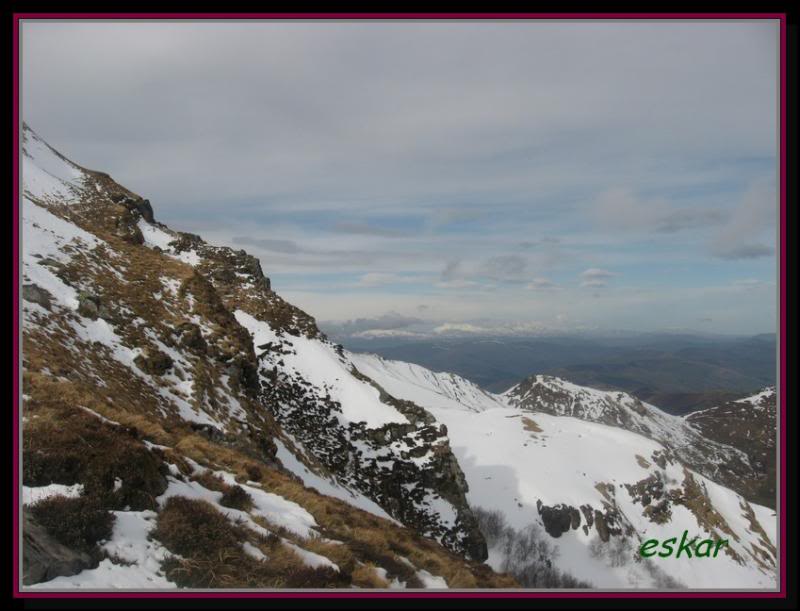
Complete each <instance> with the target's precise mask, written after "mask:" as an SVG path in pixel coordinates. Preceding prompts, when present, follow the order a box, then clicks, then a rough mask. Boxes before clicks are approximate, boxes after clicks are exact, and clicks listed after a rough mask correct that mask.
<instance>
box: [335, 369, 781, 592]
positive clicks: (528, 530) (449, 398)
mask: <svg viewBox="0 0 800 611" xmlns="http://www.w3.org/2000/svg"><path fill="white" fill-rule="evenodd" d="M351 358H352V359H353V361H354V362H355V363H356V365H357V366H359V367H363V368H364V369H365V370H367V371H369V375H370V376H371V377H372V378H373V379H374V380H375V381H376V382H377V383H378V384H380V385H381V386H382V387H383V388H386V389H387V390H388V391H389V392H391V393H393V394H394V395H395V396H397V397H402V398H407V399H412V398H413V400H414V401H419V402H420V404H421V405H423V406H425V407H426V408H427V409H428V411H430V412H431V413H432V414H433V415H434V416H435V417H436V418H437V420H439V421H441V422H443V423H444V424H445V425H446V426H447V432H448V436H449V438H450V442H451V446H452V448H453V451H454V452H455V454H456V456H457V457H458V461H459V463H460V464H461V467H462V469H463V470H464V473H465V475H466V479H467V483H468V484H469V491H468V493H467V498H468V500H469V503H470V505H471V506H473V507H474V508H475V509H476V511H477V513H478V515H479V519H480V521H481V524H482V528H483V529H484V533H485V534H486V535H487V540H488V542H489V545H490V549H489V563H490V564H491V565H492V566H493V567H495V568H496V569H497V570H503V571H509V572H512V573H514V574H515V576H517V577H518V579H520V580H521V581H523V583H525V579H526V577H529V576H530V573H531V571H532V569H531V568H530V566H528V565H527V564H526V561H525V560H523V559H521V558H525V557H533V556H534V555H535V552H534V550H535V549H542V548H543V549H546V550H547V553H548V557H549V558H550V559H551V561H552V562H553V563H554V564H555V565H556V566H557V567H558V568H559V569H560V570H562V571H563V572H564V573H568V574H571V575H573V576H575V577H576V578H578V579H580V580H582V581H583V582H587V583H589V584H591V585H592V586H594V587H608V588H629V587H658V588H665V587H667V588H668V587H692V588H695V587H697V588H706V587H726V586H727V587H730V584H732V583H736V584H738V586H737V587H772V586H774V584H775V563H776V560H777V556H776V548H775V544H776V529H777V519H776V517H775V513H774V512H773V511H772V510H771V509H769V508H768V507H763V506H760V505H757V504H755V503H751V502H749V501H748V500H747V499H746V498H745V497H743V496H742V495H740V494H737V493H736V492H734V491H732V490H730V489H728V488H726V487H724V486H722V485H720V484H719V483H717V482H715V481H713V478H712V477H707V476H705V475H704V474H702V473H700V472H699V470H698V469H697V468H696V467H695V466H692V465H690V464H689V462H690V460H692V461H696V460H698V459H699V457H698V456H697V455H696V454H695V453H694V452H693V451H692V449H691V447H687V445H686V444H689V445H691V443H700V444H703V447H705V448H706V449H708V450H712V453H711V456H712V457H713V461H709V462H707V463H705V462H700V463H699V466H703V467H706V468H708V469H709V470H711V471H714V473H715V475H720V474H721V473H723V472H724V468H725V460H728V459H739V458H741V452H739V451H737V450H735V449H733V448H731V447H729V446H725V445H722V444H720V443H716V442H712V441H709V440H707V439H703V438H702V437H701V436H700V435H699V434H698V433H697V432H696V431H694V430H693V429H692V427H691V426H689V425H687V424H686V423H684V422H683V420H682V419H681V418H678V417H674V416H669V415H668V414H665V413H663V412H661V411H660V410H657V408H654V407H653V406H647V405H646V404H642V403H641V402H639V401H638V400H636V399H634V398H633V397H630V396H627V395H624V393H604V392H602V391H597V390H595V389H588V388H582V387H578V386H576V385H574V384H570V383H569V382H566V381H563V380H555V379H552V378H547V377H539V376H534V377H531V378H528V380H526V381H525V382H523V383H522V384H521V385H520V386H519V387H517V388H516V391H515V389H512V390H510V391H509V392H508V393H505V394H503V395H490V394H488V393H486V398H482V399H481V400H480V401H473V402H472V403H471V404H470V405H466V404H460V403H459V402H458V401H455V400H453V397H454V396H459V395H462V394H463V395H467V396H471V395H472V392H473V391H472V388H473V386H474V385H473V384H472V383H471V382H469V381H467V380H464V379H463V378H462V379H460V378H458V376H453V375H451V374H446V376H445V377H446V379H447V380H448V381H449V383H448V385H447V387H446V390H445V391H443V390H442V389H441V385H440V384H439V380H440V376H442V375H443V374H434V373H432V372H428V373H425V372H424V371H420V370H419V368H418V366H415V367H413V369H412V368H410V367H409V365H408V364H407V363H403V362H398V361H389V360H386V359H381V358H379V357H375V356H364V355H351ZM412 370H413V371H414V372H415V373H414V375H413V377H410V376H409V371H412ZM410 380H411V381H412V382H413V383H409V381H410ZM437 394H438V395H439V397H438V398H435V397H434V395H437ZM426 395H429V396H426ZM676 441H679V443H676ZM743 460H746V457H744V459H743ZM745 464H746V463H745ZM684 530H685V531H687V532H688V533H689V534H690V535H691V537H694V536H695V535H697V536H699V537H701V538H705V537H712V538H714V539H716V538H718V537H723V538H727V539H728V540H729V541H730V548H729V549H728V551H727V553H726V554H725V557H724V558H723V557H722V556H720V557H719V558H717V559H716V561H715V562H714V563H713V564H712V563H710V562H707V563H705V564H704V565H703V570H702V571H698V570H696V568H695V565H694V564H693V563H692V562H679V561H677V560H675V559H668V560H663V561H662V560H661V559H656V560H654V561H651V560H645V559H643V558H641V557H640V556H639V555H638V547H639V545H640V544H641V542H643V541H645V540H648V539H651V538H656V539H659V540H663V539H666V538H668V537H672V536H677V537H680V536H681V533H682V532H683V531H684ZM531 541H533V542H535V543H536V545H534V546H526V544H525V542H531ZM520 542H522V543H520ZM532 579H535V577H533V578H532Z"/></svg>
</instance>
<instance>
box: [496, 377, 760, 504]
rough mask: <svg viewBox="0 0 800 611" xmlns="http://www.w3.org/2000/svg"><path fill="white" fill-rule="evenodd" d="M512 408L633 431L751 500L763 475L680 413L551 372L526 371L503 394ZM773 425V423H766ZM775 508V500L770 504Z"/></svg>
mask: <svg viewBox="0 0 800 611" xmlns="http://www.w3.org/2000/svg"><path fill="white" fill-rule="evenodd" d="M502 396H503V397H504V398H505V399H506V400H507V401H508V403H509V405H511V406H513V407H518V408H520V409H522V410H529V411H535V412H542V413H546V414H552V415H554V416H571V417H574V418H579V419H581V420H587V421H589V422H597V423H600V424H605V425H608V426H614V427H618V428H622V429H625V430H627V431H631V432H634V433H638V434H639V435H642V436H644V437H647V438H649V439H652V440H654V441H658V442H659V443H661V444H662V445H663V446H664V447H665V448H666V449H668V450H669V451H670V452H673V453H674V454H675V455H676V456H677V457H678V458H679V459H680V460H681V461H682V462H683V463H685V464H686V465H687V466H689V467H691V468H692V469H694V470H695V471H697V472H698V473H701V474H703V475H705V476H706V477H709V478H711V479H712V480H714V481H716V482H719V483H721V484H724V485H725V486H727V487H729V488H732V489H733V490H736V491H737V492H739V494H741V495H743V496H744V497H746V498H749V499H754V498H755V497H756V492H755V491H756V490H757V489H759V488H760V487H761V486H762V474H761V473H760V472H759V471H757V470H756V469H755V468H754V467H753V465H751V464H750V458H749V456H748V454H747V453H746V452H745V451H743V450H740V449H738V448H737V447H736V446H734V445H730V444H726V443H725V442H723V441H715V439H716V438H713V437H712V438H709V437H706V436H704V435H702V434H700V433H699V432H698V430H697V429H696V427H694V426H692V425H691V424H690V423H689V422H687V421H686V420H685V419H684V418H682V417H680V416H672V415H670V414H667V413H665V412H663V411H661V410H660V409H658V408H657V407H655V406H653V405H650V404H648V403H643V402H642V401H640V400H639V399H638V398H636V397H634V396H632V395H629V394H628V393H624V392H609V391H603V390H597V389H595V388H588V387H585V386H578V385H577V384H573V383H571V382H568V381H566V380H562V379H560V378H554V377H552V376H543V375H534V376H530V377H528V378H527V379H525V380H524V381H522V382H521V383H519V384H518V385H516V386H514V387H512V388H510V389H509V390H508V391H506V392H505V393H503V395H502ZM770 426H771V429H772V430H773V431H774V430H775V422H774V420H773V422H772V423H771V424H770ZM773 507H774V505H773Z"/></svg>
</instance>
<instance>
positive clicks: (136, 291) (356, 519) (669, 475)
mask: <svg viewBox="0 0 800 611" xmlns="http://www.w3.org/2000/svg"><path fill="white" fill-rule="evenodd" d="M22 166H23V167H22V176H23V201H22V239H21V245H22V262H23V266H22V319H23V337H22V343H23V351H22V354H23V361H22V369H23V397H22V433H23V434H22V484H23V487H22V501H23V512H22V526H23V533H22V534H23V538H22V541H23V544H22V569H23V578H24V583H25V584H26V585H31V586H32V587H35V588H41V589H65V588H93V589H103V588H110V587H127V588H143V589H160V588H174V587H202V588H205V587H211V588H350V587H359V588H367V587H377V588H389V587H393V588H426V587H428V588H444V587H451V588H515V587H520V586H525V587H610V588H629V587H657V588H675V587H714V588H718V587H732V586H735V587H754V588H755V587H759V588H760V587H772V586H774V584H775V563H776V549H775V545H776V528H777V520H776V518H775V515H774V512H773V511H772V510H770V509H769V508H767V507H763V506H760V505H757V504H754V503H751V502H749V501H748V500H746V498H745V497H743V496H742V495H741V494H738V493H737V492H735V491H734V490H731V489H730V487H729V486H732V485H734V484H736V481H738V480H736V477H740V476H741V477H744V475H742V474H741V473H740V472H739V471H738V469H739V468H740V467H741V468H742V469H744V468H745V466H747V465H749V462H748V461H750V460H752V459H751V455H750V454H748V450H747V449H746V448H740V449H736V448H735V447H733V445H734V444H733V441H734V440H733V439H730V441H731V444H730V445H729V444H728V442H726V441H725V440H719V439H712V438H711V435H710V434H709V435H706V434H704V433H703V432H702V422H701V421H698V422H692V420H691V419H680V418H674V417H670V416H668V415H667V414H664V413H662V412H660V411H659V410H657V408H655V407H653V406H649V405H647V404H642V403H641V402H638V401H637V400H636V399H634V398H633V397H631V396H623V394H624V393H623V394H620V393H604V392H602V391H598V390H595V389H589V388H585V389H584V388H580V387H577V386H575V385H573V384H570V383H569V382H566V381H563V380H554V379H552V378H548V379H544V378H542V379H540V378H537V377H533V378H528V379H527V380H525V381H524V382H522V383H521V384H519V385H518V386H516V387H515V388H516V389H517V392H512V391H509V392H508V393H505V394H502V395H500V394H493V393H490V392H487V391H485V390H483V389H482V388H480V387H479V386H477V385H476V384H475V383H473V382H470V381H468V380H466V379H464V378H462V377H460V376H458V375H456V374H454V373H438V372H434V371H431V370H429V369H426V368H424V367H421V366H419V365H412V364H409V363H406V362H398V361H392V360H387V359H383V358H380V357H377V356H375V355H370V354H359V353H356V352H351V351H349V350H346V349H344V348H343V347H342V346H340V345H338V344H336V343H334V342H332V341H330V340H329V338H328V337H327V336H326V335H325V334H324V333H323V332H322V331H321V330H320V329H319V327H318V325H317V323H316V321H315V320H314V319H313V317H311V316H309V315H308V314H307V313H305V312H303V311H302V310H300V309H299V308H297V307H295V306H293V305H292V304H290V303H288V302H286V301H285V300H284V299H282V298H281V297H280V296H279V295H278V294H277V293H275V291H273V290H272V287H271V284H270V281H269V279H268V277H267V276H266V275H265V274H264V272H263V270H262V267H261V263H260V262H259V261H258V260H257V259H256V258H254V257H252V256H250V255H248V254H247V253H246V252H244V251H241V250H233V249H230V248H226V247H219V246H213V245H210V244H207V243H206V242H204V241H203V240H202V239H201V238H200V237H199V236H196V235H192V234H188V233H181V232H176V231H173V230H171V229H170V228H169V227H167V226H165V225H164V224H162V223H160V222H158V221H157V220H156V211H155V210H154V208H153V206H152V205H151V204H150V202H149V201H148V200H146V199H144V198H142V197H141V196H139V195H137V194H136V193H134V192H132V191H130V190H128V189H126V188H125V187H122V186H121V185H119V184H117V183H116V182H115V181H114V180H113V179H112V178H111V177H110V176H109V175H108V174H104V173H102V172H97V171H93V170H89V169H86V168H83V167H81V166H79V165H77V164H75V163H73V162H71V161H69V160H68V159H67V158H66V157H64V156H63V155H61V154H60V153H58V152H56V151H55V150H54V149H52V148H51V147H50V146H49V145H48V144H47V143H46V142H44V140H42V139H41V138H40V137H39V136H37V135H36V134H35V133H34V132H33V131H32V130H31V129H29V128H28V127H27V126H24V130H23V158H22ZM506 349H507V348H506ZM512 356H513V355H511V356H510V357H509V358H511V357H512ZM521 377H522V376H520V378H521ZM578 404H580V406H581V407H580V409H579V408H578ZM720 416H722V414H720ZM692 444H695V446H696V447H695V449H694V451H693V450H692V448H691V447H689V446H690V445H692ZM753 456H755V454H753ZM726 469H727V470H726ZM726 478H732V479H731V482H733V483H726V481H722V480H725V479H726ZM718 480H719V481H718ZM737 485H738V484H737ZM682 532H686V533H688V535H689V536H691V537H694V536H698V537H701V538H706V537H708V538H713V539H715V540H716V539H726V540H727V541H728V546H727V547H725V548H724V551H723V552H722V553H721V554H720V555H719V557H717V558H715V559H714V560H713V562H712V561H711V560H710V559H702V560H698V561H701V562H703V570H702V571H698V570H697V569H696V566H697V565H696V561H694V560H693V561H682V560H681V561H678V560H676V559H673V558H670V559H644V558H642V557H641V556H640V555H639V554H638V547H639V545H640V544H641V543H642V542H644V541H645V540H647V539H651V538H658V539H661V540H663V539H666V538H669V537H680V536H681V533H682Z"/></svg>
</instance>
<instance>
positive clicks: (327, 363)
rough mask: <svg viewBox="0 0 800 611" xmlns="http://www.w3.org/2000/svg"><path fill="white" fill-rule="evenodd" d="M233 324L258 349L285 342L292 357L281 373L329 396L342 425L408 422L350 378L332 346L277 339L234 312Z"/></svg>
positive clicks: (377, 425)
mask: <svg viewBox="0 0 800 611" xmlns="http://www.w3.org/2000/svg"><path fill="white" fill-rule="evenodd" d="M234 315H235V316H236V320H237V321H239V324H241V325H242V326H243V327H244V328H245V329H247V330H248V331H249V332H250V335H252V336H253V345H254V346H255V349H256V352H257V353H262V352H264V351H263V350H259V349H258V346H260V345H263V344H265V343H268V342H281V341H288V342H289V343H290V344H291V348H292V351H293V353H292V354H286V355H281V359H282V360H283V361H284V366H283V370H284V371H285V372H286V373H287V374H288V375H290V376H292V377H298V378H302V379H304V380H306V381H308V382H310V383H311V384H312V385H313V386H314V387H316V389H317V391H318V394H319V395H320V396H325V395H326V394H330V397H331V399H332V400H333V401H337V402H339V404H340V405H341V414H337V415H338V416H339V417H340V418H339V419H340V421H342V422H343V424H345V425H346V424H349V423H351V422H364V423H365V424H366V426H367V428H380V427H381V426H384V425H385V424H389V423H392V422H397V423H402V424H406V423H408V419H407V418H406V417H405V416H404V415H403V414H401V413H400V412H399V411H397V410H396V409H395V408H394V407H392V406H391V405H387V404H386V403H383V402H381V400H380V398H379V396H380V395H379V392H378V389H377V388H375V387H374V386H372V385H370V384H368V383H366V382H363V381H361V380H358V379H356V378H355V377H353V375H351V373H350V370H349V367H348V363H347V361H346V360H343V359H342V358H340V357H339V355H338V354H336V351H335V350H334V348H333V346H331V345H329V344H326V343H324V342H321V341H319V340H317V339H309V338H307V337H294V336H287V337H284V336H279V335H278V333H276V332H275V331H274V330H273V329H272V327H270V325H269V324H268V323H266V322H264V321H260V320H257V319H256V318H254V317H253V316H251V315H250V314H248V313H247V312H244V311H242V310H236V312H234Z"/></svg>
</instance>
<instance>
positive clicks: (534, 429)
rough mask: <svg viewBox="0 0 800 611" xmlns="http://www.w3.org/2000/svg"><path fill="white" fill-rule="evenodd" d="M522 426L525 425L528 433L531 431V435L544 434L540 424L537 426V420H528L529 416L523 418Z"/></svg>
mask: <svg viewBox="0 0 800 611" xmlns="http://www.w3.org/2000/svg"><path fill="white" fill-rule="evenodd" d="M522 424H523V427H524V428H525V430H526V431H529V432H531V433H541V432H542V427H540V426H539V425H538V424H536V421H535V420H533V419H531V418H528V417H527V416H523V417H522Z"/></svg>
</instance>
